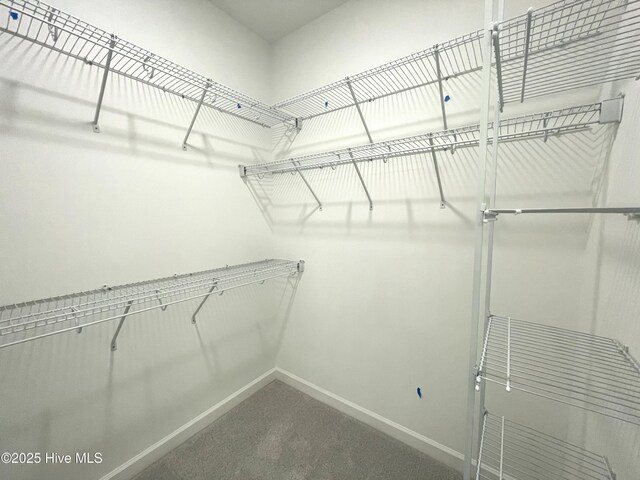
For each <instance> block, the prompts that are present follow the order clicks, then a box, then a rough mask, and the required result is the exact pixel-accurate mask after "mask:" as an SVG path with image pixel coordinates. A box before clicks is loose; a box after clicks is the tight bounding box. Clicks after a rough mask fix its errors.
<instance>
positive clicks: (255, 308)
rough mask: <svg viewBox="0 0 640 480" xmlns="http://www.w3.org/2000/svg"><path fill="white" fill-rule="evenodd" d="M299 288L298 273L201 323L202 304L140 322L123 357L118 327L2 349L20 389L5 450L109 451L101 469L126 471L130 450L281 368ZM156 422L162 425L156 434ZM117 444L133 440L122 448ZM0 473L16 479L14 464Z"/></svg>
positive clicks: (244, 295) (5, 416) (128, 325)
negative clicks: (194, 319)
mask: <svg viewBox="0 0 640 480" xmlns="http://www.w3.org/2000/svg"><path fill="white" fill-rule="evenodd" d="M298 282H299V276H296V277H287V278H286V279H285V278H279V279H275V280H272V281H269V282H267V283H266V284H265V285H264V286H259V285H258V284H255V285H252V286H250V287H246V288H243V289H239V290H234V291H230V292H226V293H225V295H223V296H218V295H216V296H215V298H211V299H210V300H209V301H208V302H207V303H206V304H205V306H204V307H203V309H202V310H201V311H200V314H199V317H198V323H197V324H196V325H195V326H194V325H193V324H192V323H191V315H192V314H193V312H194V310H195V308H196V307H197V305H198V302H199V300H198V299H196V300H192V301H188V302H184V303H180V304H175V305H171V306H169V308H168V309H167V311H165V312H161V311H160V310H154V311H151V312H147V313H145V314H141V315H139V316H136V317H132V318H131V319H128V320H127V321H126V322H125V325H124V327H123V329H122V332H121V334H120V337H119V349H118V350H117V351H116V352H111V351H110V349H109V343H110V339H111V336H112V335H113V332H114V329H115V326H116V325H115V324H116V322H106V323H104V324H100V325H97V326H94V327H91V328H87V329H85V331H84V332H83V333H82V334H80V335H78V334H76V333H67V334H60V335H56V336H53V337H48V338H45V339H41V340H37V341H33V342H28V343H26V344H23V345H21V346H20V347H17V348H16V347H13V348H11V347H10V348H7V349H2V350H0V361H1V363H2V365H3V366H4V367H5V368H3V369H2V370H1V371H0V383H1V384H3V385H15V386H17V387H16V388H12V389H2V392H0V399H1V402H0V403H2V405H3V409H2V414H0V425H1V429H2V439H3V440H2V447H3V448H4V449H5V450H10V451H40V452H47V451H56V452H64V453H67V452H74V451H79V452H84V451H91V452H95V451H97V452H101V451H109V452H111V458H105V462H104V463H103V465H102V467H101V469H102V470H104V473H106V472H108V471H110V470H111V469H112V468H115V467H117V466H119V465H120V464H121V463H123V462H125V461H126V460H128V459H129V458H130V457H131V452H132V448H133V449H134V450H135V447H137V448H138V449H139V451H142V450H143V449H145V448H147V447H148V446H149V444H150V440H151V441H155V440H159V439H161V438H163V437H164V436H165V435H167V434H169V433H171V432H172V431H173V430H174V429H176V428H178V427H180V426H182V425H184V424H185V423H186V422H188V421H190V420H192V419H193V417H194V416H195V415H197V414H199V413H201V412H203V411H205V410H207V409H208V408H210V407H211V406H212V405H213V404H215V403H216V402H218V401H219V400H220V399H222V398H224V397H225V396H227V395H229V394H231V393H233V392H235V391H236V390H237V389H239V388H241V387H243V386H244V385H245V384H246V383H247V382H248V381H250V380H252V379H254V378H256V377H257V376H259V375H261V374H262V373H264V372H265V371H266V370H267V369H268V368H272V367H273V366H275V357H276V354H277V352H278V350H279V346H280V343H281V342H282V337H283V334H284V331H285V329H286V326H287V323H288V321H289V314H290V312H291V306H292V304H293V302H294V300H295V296H296V292H297V287H298ZM255 312H261V314H260V315H259V316H258V317H256V313H255ZM100 351H103V352H104V354H99V352H100ZM97 352H98V354H97ZM221 389H224V390H221ZM185 404H188V405H189V406H188V407H187V408H185ZM178 406H180V407H181V408H177V407H178ZM150 425H156V426H157V427H156V429H155V430H154V431H153V432H149V426H150ZM79 427H80V428H83V429H85V430H86V431H87V432H90V433H89V435H88V436H86V437H85V438H84V439H83V443H82V444H81V445H80V444H76V443H74V442H77V439H78V435H77V434H74V433H73V432H74V430H75V429H77V428H79ZM152 429H153V427H152ZM119 438H126V439H127V441H126V442H122V444H123V446H122V447H120V446H119V444H118V442H117V439H119ZM105 439H106V440H105ZM105 441H109V442H112V443H114V444H113V445H105V444H104V442H105ZM34 442H35V444H34ZM72 467H74V470H73V475H69V477H73V478H79V477H78V469H79V468H85V467H81V466H78V465H74V466H72ZM20 468H23V469H24V468H25V467H24V466H20ZM28 468H32V470H33V471H32V472H31V473H30V475H31V477H30V478H45V477H49V476H51V474H52V473H53V471H52V466H51V465H44V466H43V465H32V466H30V467H28ZM53 468H54V471H55V467H53ZM65 468H67V469H68V468H70V467H69V466H59V469H60V471H62V470H64V469H65ZM86 468H87V471H86V476H85V477H84V478H94V477H96V476H97V475H96V467H95V466H86ZM0 473H2V475H1V476H2V478H13V475H12V473H11V470H10V468H9V467H7V466H0ZM14 473H15V472H14ZM20 473H21V475H23V474H24V472H23V471H21V472H20ZM20 478H22V477H20ZM60 478H63V477H62V476H61V477H60Z"/></svg>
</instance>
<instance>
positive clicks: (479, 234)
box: [463, 0, 494, 480]
mask: <svg viewBox="0 0 640 480" xmlns="http://www.w3.org/2000/svg"><path fill="white" fill-rule="evenodd" d="M493 3H494V0H485V12H484V15H485V18H484V27H485V28H484V36H483V42H482V43H483V45H482V58H483V62H482V90H481V99H480V141H479V164H478V174H477V177H478V189H477V195H478V196H477V210H476V219H475V221H476V242H475V254H474V264H473V298H472V303H471V321H470V332H469V333H470V334H469V360H468V370H467V375H468V377H467V378H468V383H467V387H468V388H467V418H466V430H467V432H466V446H465V458H464V469H463V476H464V480H471V466H472V463H473V454H474V451H475V448H474V447H475V438H476V437H475V403H476V402H475V400H476V398H475V395H476V391H475V380H476V361H477V354H478V326H479V319H480V308H481V288H482V267H483V262H482V257H483V251H484V218H483V217H484V215H483V209H484V207H483V204H484V203H485V200H486V192H485V189H486V164H487V144H488V131H489V105H490V101H491V51H492V49H491V43H492V32H493V24H492V21H493Z"/></svg>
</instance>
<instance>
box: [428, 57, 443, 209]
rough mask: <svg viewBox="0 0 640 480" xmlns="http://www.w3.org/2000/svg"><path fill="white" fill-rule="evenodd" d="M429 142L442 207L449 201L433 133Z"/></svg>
mask: <svg viewBox="0 0 640 480" xmlns="http://www.w3.org/2000/svg"><path fill="white" fill-rule="evenodd" d="M436 58H437V57H436ZM443 108H444V107H443ZM442 113H444V110H443V111H442ZM445 123H446V119H445ZM445 128H446V126H445ZM429 144H430V145H432V148H431V158H432V159H433V167H434V168H435V171H436V178H437V179H438V190H439V192H440V208H446V206H447V203H446V201H445V199H444V193H443V191H442V180H441V179H440V169H439V168H438V158H437V157H436V150H435V148H433V135H429Z"/></svg>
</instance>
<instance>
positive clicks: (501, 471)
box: [499, 417, 504, 480]
mask: <svg viewBox="0 0 640 480" xmlns="http://www.w3.org/2000/svg"><path fill="white" fill-rule="evenodd" d="M503 478H504V417H502V429H501V432H500V477H499V480H502V479H503Z"/></svg>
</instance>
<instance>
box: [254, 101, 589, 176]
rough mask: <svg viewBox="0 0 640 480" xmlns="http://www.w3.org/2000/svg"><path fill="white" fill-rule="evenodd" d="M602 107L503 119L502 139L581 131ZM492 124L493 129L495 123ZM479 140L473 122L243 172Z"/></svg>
mask: <svg viewBox="0 0 640 480" xmlns="http://www.w3.org/2000/svg"><path fill="white" fill-rule="evenodd" d="M600 108H601V104H600V103H594V104H589V105H582V106H578V107H571V108H565V109H562V110H555V111H551V112H544V113H536V114H530V115H523V116H519V117H513V118H510V119H505V120H502V121H501V122H500V132H499V141H500V142H503V141H515V140H524V139H531V138H544V139H547V138H548V137H550V136H553V135H558V134H563V133H569V132H572V131H581V130H584V129H586V128H589V127H590V126H591V125H594V124H597V123H598V122H599V121H600ZM490 128H491V129H492V130H493V125H492V124H491V125H490ZM479 140H480V126H479V125H471V126H466V127H462V128H455V129H450V130H444V131H440V132H435V133H428V134H422V135H417V136H413V137H408V138H401V139H397V140H389V141H386V142H379V143H373V144H366V145H360V146H357V147H353V148H345V149H341V150H334V151H331V152H324V153H319V154H313V155H307V156H304V157H296V158H288V159H285V160H278V161H275V162H268V163H260V164H255V165H247V166H243V172H244V173H245V174H246V175H257V176H262V175H264V174H275V173H294V172H297V171H300V170H310V169H322V168H325V167H330V168H336V167H337V166H339V165H346V164H351V163H352V161H355V162H365V161H373V160H382V161H384V162H386V161H387V160H389V159H390V158H394V157H404V156H408V155H416V154H423V153H430V152H433V151H436V152H438V151H446V150H450V151H455V150H456V149H458V148H465V147H475V146H477V145H478V143H479Z"/></svg>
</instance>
